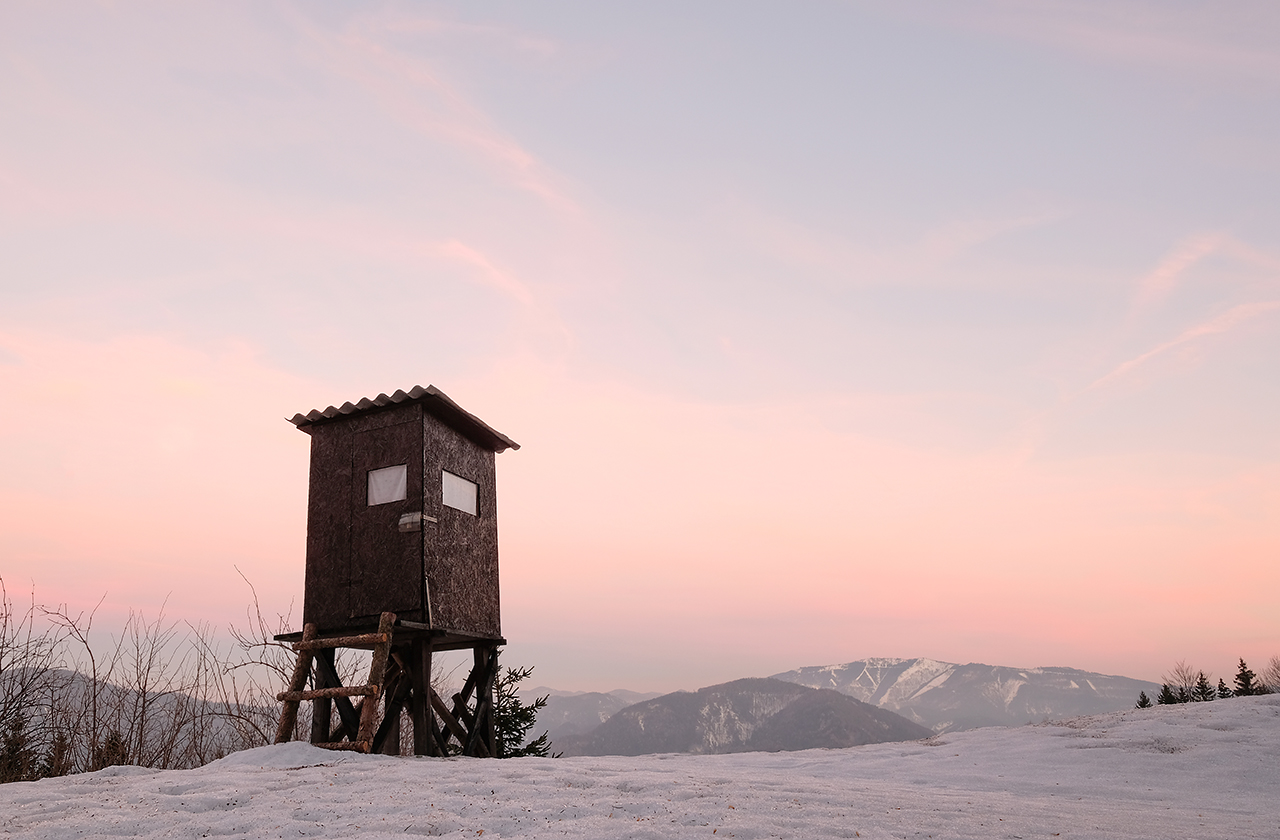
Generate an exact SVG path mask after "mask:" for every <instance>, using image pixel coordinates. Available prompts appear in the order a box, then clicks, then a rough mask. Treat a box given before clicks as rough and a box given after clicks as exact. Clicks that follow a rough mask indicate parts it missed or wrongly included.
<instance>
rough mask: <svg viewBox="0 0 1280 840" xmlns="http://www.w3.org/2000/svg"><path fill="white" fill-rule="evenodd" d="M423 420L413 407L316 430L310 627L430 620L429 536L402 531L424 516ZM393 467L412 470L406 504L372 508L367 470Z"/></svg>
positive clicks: (307, 596) (306, 599) (306, 602)
mask: <svg viewBox="0 0 1280 840" xmlns="http://www.w3.org/2000/svg"><path fill="white" fill-rule="evenodd" d="M422 416H423V412H422V408H421V406H419V405H407V406H402V407H398V408H395V409H391V410H389V411H382V412H378V413H375V414H369V415H362V416H357V417H353V418H351V419H349V420H345V421H340V422H334V423H325V424H317V425H315V426H312V427H311V429H310V431H311V477H310V491H309V493H310V495H309V501H308V508H307V572H306V589H305V593H304V596H303V607H302V614H303V622H304V623H305V622H315V623H316V624H317V625H318V626H319V627H320V628H321V629H338V628H341V627H344V626H348V625H354V624H361V623H366V619H368V618H369V617H370V616H376V615H377V614H378V613H380V612H382V611H384V610H390V611H392V612H396V613H397V614H399V615H401V616H402V617H404V618H409V619H417V620H423V619H425V614H424V611H423V609H422V605H423V588H424V587H423V575H422V538H423V534H422V533H421V532H407V533H402V532H401V531H400V530H399V528H398V522H399V518H400V515H401V514H402V513H406V512H409V511H415V510H421V505H422V475H423V474H422V466H423V462H422V460H421V457H420V453H421V451H422V428H423V427H422V422H421V418H422ZM394 464H407V465H408V469H407V478H408V488H407V493H406V498H405V499H404V501H400V502H391V503H388V504H384V505H376V506H374V507H372V508H370V507H369V506H368V503H367V502H368V499H367V478H366V475H367V471H368V470H370V469H377V468H379V467H384V466H392V465H394ZM438 480H439V479H437V481H438Z"/></svg>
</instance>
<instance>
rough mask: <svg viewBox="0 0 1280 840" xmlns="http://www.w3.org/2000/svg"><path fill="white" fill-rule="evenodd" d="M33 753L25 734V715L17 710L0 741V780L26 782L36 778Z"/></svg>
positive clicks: (28, 738)
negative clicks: (1, 741) (0, 741)
mask: <svg viewBox="0 0 1280 840" xmlns="http://www.w3.org/2000/svg"><path fill="white" fill-rule="evenodd" d="M35 770H36V768H35V755H34V750H33V749H32V747H31V739H30V737H29V736H28V735H27V717H26V715H24V714H22V713H21V712H18V713H17V714H15V715H14V716H13V717H12V718H11V719H10V721H9V728H8V730H7V731H6V732H5V733H4V739H3V743H0V782H27V781H32V780H34V779H35V778H36V774H35Z"/></svg>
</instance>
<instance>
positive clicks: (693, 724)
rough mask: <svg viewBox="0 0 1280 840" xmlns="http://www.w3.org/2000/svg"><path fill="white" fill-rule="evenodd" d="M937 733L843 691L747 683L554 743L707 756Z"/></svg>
mask: <svg viewBox="0 0 1280 840" xmlns="http://www.w3.org/2000/svg"><path fill="white" fill-rule="evenodd" d="M931 734H932V733H931V732H930V731H929V730H928V729H926V728H924V727H923V726H920V725H919V724H915V723H912V722H911V721H909V720H907V719H905V718H903V717H902V716H901V715H897V714H894V713H893V712H890V711H888V710H886V709H881V708H878V707H876V706H872V705H871V704H869V703H863V702H861V701H859V700H855V699H854V698H852V697H849V696H848V695H845V694H841V693H839V692H837V691H832V690H830V689H815V688H809V687H807V686H802V685H798V684H796V683H788V682H783V681H781V680H773V679H761V678H755V679H751V678H748V679H741V680H735V681H733V682H729V683H723V684H721V685H713V686H708V687H707V688H701V689H699V690H697V691H677V692H674V693H672V694H664V695H662V696H661V697H655V698H653V699H651V700H645V701H644V702H641V703H636V704H634V705H631V706H627V707H626V708H624V709H622V710H621V711H619V712H617V713H615V714H614V715H612V716H611V717H610V718H609V719H608V720H606V721H605V722H604V723H602V724H600V725H599V726H598V727H596V728H595V729H594V730H592V731H591V732H590V733H589V734H586V735H578V736H568V737H562V738H561V739H560V740H558V741H554V742H553V745H554V748H555V749H556V750H558V751H561V752H563V753H564V754H566V755H646V754H649V753H694V754H705V753H731V752H748V751H754V750H763V751H779V750H803V749H809V748H812V747H852V746H858V745H861V744H878V743H883V742H885V741H911V740H918V739H920V738H927V737H928V736H929V735H931Z"/></svg>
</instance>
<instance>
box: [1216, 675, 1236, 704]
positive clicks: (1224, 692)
mask: <svg viewBox="0 0 1280 840" xmlns="http://www.w3.org/2000/svg"><path fill="white" fill-rule="evenodd" d="M1231 696H1233V695H1232V694H1231V689H1229V688H1227V684H1226V683H1225V682H1223V680H1222V678H1221V677H1219V678H1218V699H1219V700H1226V699H1227V698H1228V697H1231Z"/></svg>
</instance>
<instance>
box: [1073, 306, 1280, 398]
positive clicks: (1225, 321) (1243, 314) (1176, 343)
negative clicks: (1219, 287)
mask: <svg viewBox="0 0 1280 840" xmlns="http://www.w3.org/2000/svg"><path fill="white" fill-rule="evenodd" d="M1277 309H1280V300H1269V301H1257V302H1254V303H1242V304H1239V305H1237V306H1233V307H1231V308H1230V309H1228V310H1227V311H1226V312H1223V313H1222V314H1220V315H1218V316H1216V317H1214V318H1211V319H1209V320H1208V321H1205V322H1204V323H1201V324H1197V325H1196V326H1194V327H1191V328H1190V329H1187V330H1185V331H1183V332H1182V333H1181V334H1180V335H1178V337H1177V338H1174V339H1172V340H1170V341H1166V342H1164V343H1163V344H1159V345H1157V346H1155V347H1153V348H1151V349H1150V350H1148V351H1147V352H1145V353H1143V354H1142V355H1140V356H1135V357H1134V358H1132V359H1129V360H1128V361H1126V362H1123V363H1122V364H1120V365H1118V366H1117V367H1116V368H1114V369H1113V370H1112V371H1111V372H1110V373H1108V374H1106V375H1105V376H1103V377H1101V378H1099V379H1097V380H1095V381H1094V382H1092V383H1091V384H1090V385H1089V386H1088V387H1087V388H1086V389H1085V390H1086V391H1092V390H1096V389H1098V388H1101V387H1103V386H1105V385H1109V384H1111V383H1114V382H1116V381H1117V380H1120V379H1123V378H1124V377H1126V376H1128V375H1129V374H1130V373H1132V372H1133V371H1134V370H1136V369H1138V368H1139V367H1141V366H1143V365H1145V364H1146V363H1148V362H1150V361H1151V360H1152V359H1155V358H1157V357H1159V356H1162V355H1164V354H1166V353H1168V352H1169V351H1170V350H1173V349H1175V348H1177V347H1181V346H1182V345H1184V344H1188V343H1190V342H1193V341H1196V340H1197V339H1201V338H1205V337H1208V336H1211V335H1220V334H1222V333H1227V332H1231V331H1232V330H1234V329H1236V328H1237V327H1239V326H1240V325H1241V324H1244V323H1245V322H1247V321H1251V320H1253V319H1255V318H1258V317H1260V316H1262V315H1265V314H1266V313H1268V312H1274V311H1275V310H1277Z"/></svg>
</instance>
